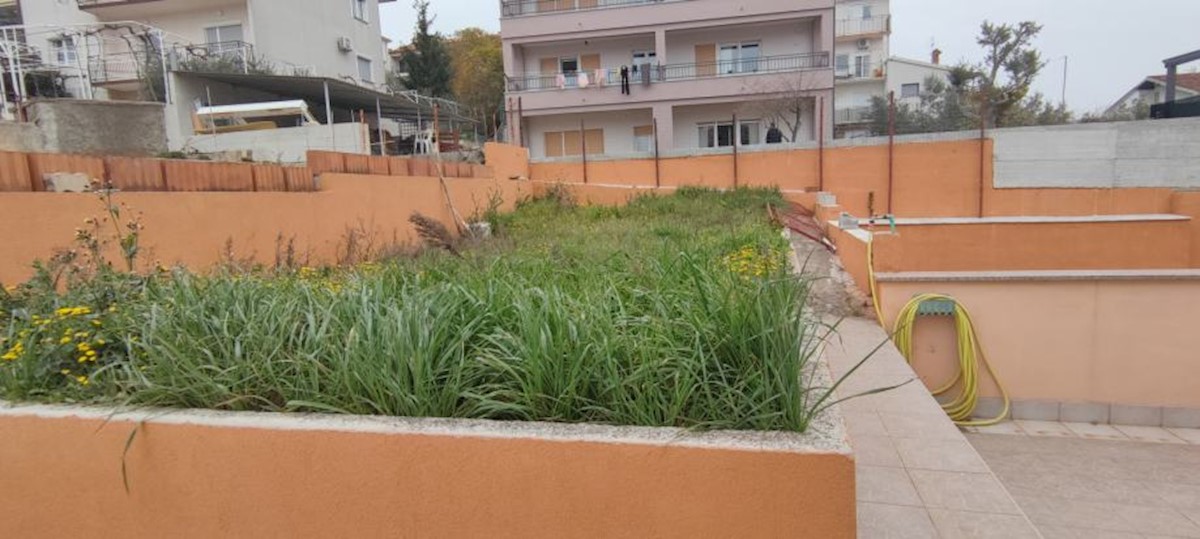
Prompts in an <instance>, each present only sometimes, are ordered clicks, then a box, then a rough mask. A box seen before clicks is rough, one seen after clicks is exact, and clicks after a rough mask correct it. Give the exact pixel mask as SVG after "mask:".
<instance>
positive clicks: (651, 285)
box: [0, 190, 829, 431]
mask: <svg viewBox="0 0 1200 539" xmlns="http://www.w3.org/2000/svg"><path fill="white" fill-rule="evenodd" d="M780 202H781V201H780V199H779V195H778V193H777V192H772V191H759V190H740V191H735V192H732V193H726V194H720V193H716V192H711V191H704V190H683V191H681V192H679V193H678V194H676V195H674V196H670V197H660V198H642V199H639V200H636V201H634V202H633V203H631V204H630V205H628V206H627V207H624V208H619V209H618V208H607V207H593V208H577V207H574V206H573V205H570V204H567V203H564V201H563V200H562V198H561V197H552V198H550V199H546V200H540V201H533V202H529V203H526V204H524V205H522V206H521V207H520V208H519V209H518V211H516V212H515V213H513V214H510V215H505V216H500V217H496V218H495V222H494V223H493V225H494V227H495V228H496V229H497V230H498V231H500V232H499V233H500V236H499V237H498V238H496V239H494V240H491V241H490V242H489V243H487V244H485V245H482V246H478V247H476V248H474V249H468V250H467V251H466V254H465V256H464V257H461V258H459V257H454V256H450V255H448V254H444V253H440V252H429V253H425V254H423V255H421V256H419V257H417V258H414V259H404V260H395V261H390V262H387V263H383V264H367V265H361V266H357V267H355V268H350V269H321V270H311V269H304V270H301V271H298V272H295V273H257V274H253V273H252V274H245V273H236V274H235V273H231V272H225V273H218V274H214V275H206V276H205V275H196V274H192V273H188V272H184V271H173V272H170V273H163V274H160V275H158V276H155V277H150V278H143V279H136V278H132V277H131V276H128V275H120V274H111V275H103V276H100V277H97V278H95V279H91V280H89V281H88V282H86V283H77V284H76V285H74V286H72V287H71V288H70V289H69V290H67V291H66V292H65V293H61V294H56V293H51V292H50V290H52V289H53V285H51V284H50V283H48V282H38V281H35V282H31V283H30V284H27V285H24V286H22V287H20V288H18V289H16V290H12V291H9V292H4V293H3V295H0V307H3V309H4V312H5V313H10V314H11V316H7V317H5V319H4V320H3V321H2V322H0V338H3V339H4V341H3V343H0V351H7V352H9V354H8V355H6V359H4V360H0V391H2V392H3V393H2V394H3V395H4V396H5V397H6V398H8V399H12V400H39V401H72V402H79V401H83V402H101V403H128V404H136V405H148V406H166V407H197V408H216V409H225V410H271V411H297V412H299V411H319V412H337V413H352V414H381V415H396V416H424V417H463V418H490V419H501V420H538V421H559V422H591V423H604V424H620V425H645V426H677V427H686V428H700V429H749V430H788V431H804V430H805V429H806V428H807V427H808V425H809V424H810V422H811V421H812V420H813V418H814V417H815V415H816V414H817V413H818V412H819V411H820V410H821V409H822V408H823V407H825V406H827V405H828V403H829V400H828V391H827V390H826V389H824V388H818V387H814V384H813V382H812V379H811V377H810V376H809V370H810V368H811V367H812V363H813V358H814V352H815V347H816V344H817V342H818V340H819V337H820V336H819V334H818V332H820V331H821V328H820V326H819V325H818V324H817V323H816V322H815V321H814V320H811V319H810V318H808V317H807V316H806V314H805V311H804V304H805V302H806V296H807V293H808V287H807V284H806V282H804V281H803V280H800V279H797V278H795V277H794V276H792V275H790V274H789V272H788V269H787V264H786V262H785V258H784V257H785V256H786V255H785V253H786V252H787V249H788V246H787V244H786V242H785V241H784V240H783V239H782V238H781V237H780V234H779V231H778V230H776V229H775V228H773V227H772V226H771V224H770V223H769V222H768V221H767V217H766V215H767V214H766V212H765V207H766V206H767V205H768V204H779V203H780ZM43 281H48V278H47V277H46V276H45V275H43ZM65 307H82V309H76V310H74V311H58V312H56V310H57V309H62V308H65ZM35 316H36V318H35ZM18 343H19V344H20V346H19V347H18ZM13 350H16V352H15V353H14V352H13ZM87 350H92V351H93V353H92V354H88V353H87Z"/></svg>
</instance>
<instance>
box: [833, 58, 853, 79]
mask: <svg viewBox="0 0 1200 539" xmlns="http://www.w3.org/2000/svg"><path fill="white" fill-rule="evenodd" d="M834 65H835V69H836V70H837V74H838V75H849V74H850V55H849V54H839V55H837V58H836V59H835V64H834Z"/></svg>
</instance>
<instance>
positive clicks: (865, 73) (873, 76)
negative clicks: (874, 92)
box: [833, 61, 887, 83]
mask: <svg viewBox="0 0 1200 539" xmlns="http://www.w3.org/2000/svg"><path fill="white" fill-rule="evenodd" d="M833 76H834V78H836V79H837V81H838V83H845V82H864V81H882V80H883V79H884V77H885V76H887V63H885V62H880V61H871V62H863V63H854V64H844V65H838V66H837V67H836V68H835V69H834V71H833Z"/></svg>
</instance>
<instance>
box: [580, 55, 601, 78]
mask: <svg viewBox="0 0 1200 539" xmlns="http://www.w3.org/2000/svg"><path fill="white" fill-rule="evenodd" d="M579 69H580V70H582V71H583V72H584V73H587V74H589V76H590V75H591V73H593V72H595V71H596V70H597V69H600V55H599V54H585V55H583V56H580V57H579Z"/></svg>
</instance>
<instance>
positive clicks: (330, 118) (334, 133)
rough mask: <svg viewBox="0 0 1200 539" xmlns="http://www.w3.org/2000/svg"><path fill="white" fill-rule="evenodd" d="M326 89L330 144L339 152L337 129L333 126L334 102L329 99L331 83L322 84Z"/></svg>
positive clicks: (326, 113) (326, 114) (326, 112)
mask: <svg viewBox="0 0 1200 539" xmlns="http://www.w3.org/2000/svg"><path fill="white" fill-rule="evenodd" d="M322 84H323V85H324V87H325V121H326V122H329V143H330V145H332V146H333V148H331V149H332V150H334V151H337V129H336V128H335V127H334V125H333V101H331V100H330V99H329V81H324V82H323V83H322Z"/></svg>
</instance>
